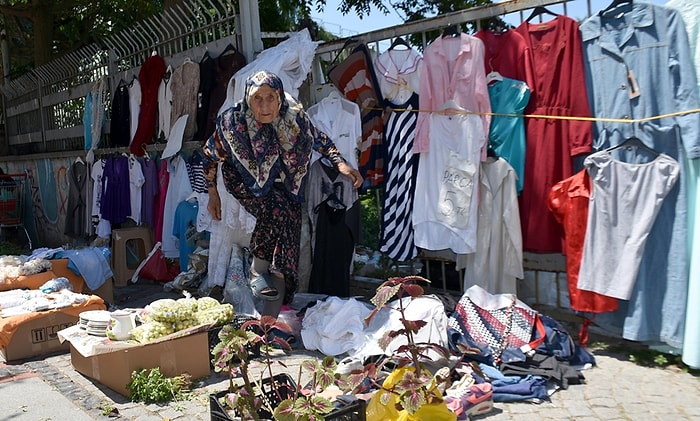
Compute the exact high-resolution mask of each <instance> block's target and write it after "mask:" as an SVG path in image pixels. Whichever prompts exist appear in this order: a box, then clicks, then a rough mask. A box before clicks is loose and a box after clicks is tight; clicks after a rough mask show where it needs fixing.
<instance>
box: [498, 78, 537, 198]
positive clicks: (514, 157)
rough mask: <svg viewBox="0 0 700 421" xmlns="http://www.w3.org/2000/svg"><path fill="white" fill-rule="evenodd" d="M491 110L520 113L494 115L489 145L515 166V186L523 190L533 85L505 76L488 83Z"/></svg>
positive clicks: (519, 190)
mask: <svg viewBox="0 0 700 421" xmlns="http://www.w3.org/2000/svg"><path fill="white" fill-rule="evenodd" d="M488 89H489V98H490V99H491V111H492V112H493V113H495V114H514V115H519V116H518V117H510V116H499V115H494V116H493V117H492V118H491V127H489V147H491V148H493V150H494V151H495V152H496V154H497V155H498V156H500V157H501V158H503V159H505V160H506V161H507V162H508V163H509V164H510V166H511V167H513V169H514V170H515V173H516V174H517V176H518V179H517V181H516V183H515V188H516V189H517V191H518V194H520V192H522V191H523V177H524V175H525V122H524V121H523V117H522V114H523V111H524V110H525V107H526V106H527V103H528V101H530V88H529V87H528V86H527V84H526V83H525V82H522V81H519V80H515V79H510V78H507V77H504V78H503V79H502V80H498V81H495V82H493V83H491V84H489V86H488Z"/></svg>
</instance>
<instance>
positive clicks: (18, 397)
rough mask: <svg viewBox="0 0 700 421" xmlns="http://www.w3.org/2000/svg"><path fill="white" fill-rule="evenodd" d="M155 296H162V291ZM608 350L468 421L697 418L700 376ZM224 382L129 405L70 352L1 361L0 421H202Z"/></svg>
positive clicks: (294, 358)
mask: <svg viewBox="0 0 700 421" xmlns="http://www.w3.org/2000/svg"><path fill="white" fill-rule="evenodd" d="M127 288H129V289H131V288H134V287H132V286H130V287H127ZM158 288H160V286H158ZM145 289H148V288H145V287H144V288H141V289H140V290H138V291H137V292H134V291H135V290H123V291H119V290H117V298H116V300H115V301H116V304H117V305H120V302H119V300H120V297H122V298H123V297H125V296H129V297H131V298H129V305H128V306H133V305H134V302H135V301H136V299H135V298H134V297H136V296H138V300H149V298H148V294H145V293H144V292H145V291H144V290H145ZM151 289H152V288H151ZM138 292H140V293H138ZM157 292H158V294H161V293H162V288H161V289H160V290H159V291H157ZM159 296H160V295H159ZM147 302H150V301H147ZM609 349H613V350H614V351H611V350H609ZM609 349H608V348H606V347H605V345H604V344H601V345H600V346H599V347H597V348H595V349H593V350H592V352H593V354H594V355H595V357H596V360H597V367H594V368H592V369H590V370H586V371H584V372H583V374H584V376H585V378H586V382H585V384H583V385H572V386H570V387H569V388H568V389H567V390H559V391H557V392H555V393H554V394H553V395H552V397H551V402H545V403H542V404H527V403H509V404H501V403H496V404H494V410H493V411H492V412H490V413H488V414H485V415H482V416H480V417H478V418H475V419H478V420H489V421H491V420H492V421H511V420H518V421H529V420H533V421H535V420H537V421H541V420H576V421H587V420H607V421H617V420H641V419H643V420H645V421H647V420H649V421H651V420H698V419H700V378H698V376H697V375H693V374H690V373H687V372H684V371H683V370H681V369H678V368H675V367H672V368H658V367H644V366H640V365H637V364H635V363H633V362H630V361H629V356H628V354H627V353H625V352H624V351H617V350H618V349H619V348H618V347H615V348H609ZM309 356H320V355H318V354H316V353H312V352H308V351H303V350H296V351H294V352H293V353H292V354H290V355H287V356H284V357H282V358H284V361H285V364H286V365H287V366H288V367H289V370H290V372H292V373H296V372H297V367H298V364H299V363H300V362H301V361H302V360H304V359H307V358H308V357H309ZM226 384H227V380H226V379H225V378H224V377H223V376H221V375H219V374H216V373H212V374H211V375H210V376H209V377H208V378H205V379H203V380H202V381H201V382H200V383H198V384H196V385H195V387H194V389H193V390H192V393H191V395H190V397H189V398H188V399H186V400H183V401H177V402H171V403H168V404H166V405H144V404H137V403H133V402H130V401H129V400H128V399H127V398H125V397H123V396H121V395H119V394H118V393H116V392H113V391H112V390H110V389H109V388H106V387H105V386H102V385H101V384H100V383H97V382H96V381H93V380H91V379H89V378H87V377H85V376H83V375H81V374H80V373H78V372H76V371H75V370H74V369H73V367H72V365H71V362H70V354H59V355H51V356H47V357H45V358H42V359H35V360H31V361H24V362H10V363H7V364H2V363H0V421H38V420H42V421H52V420H53V421H59V420H60V421H63V420H71V421H82V420H91V419H97V420H100V419H102V420H106V419H108V418H110V417H113V418H116V417H118V418H119V419H123V420H134V421H151V420H152V421H158V420H160V421H162V420H183V421H184V420H209V419H210V416H209V401H208V396H209V393H212V392H217V391H220V390H223V389H224V388H225V387H226Z"/></svg>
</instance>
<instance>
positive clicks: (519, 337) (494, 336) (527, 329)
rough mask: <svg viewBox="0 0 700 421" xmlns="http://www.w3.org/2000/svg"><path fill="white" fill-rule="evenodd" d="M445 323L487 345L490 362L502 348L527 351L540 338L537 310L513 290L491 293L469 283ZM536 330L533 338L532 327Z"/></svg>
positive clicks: (541, 333) (541, 327) (541, 334)
mask: <svg viewBox="0 0 700 421" xmlns="http://www.w3.org/2000/svg"><path fill="white" fill-rule="evenodd" d="M448 325H449V326H450V327H452V328H453V329H455V330H456V331H458V332H459V333H461V334H462V335H465V336H467V337H468V338H470V339H471V340H473V341H474V342H475V343H478V344H482V345H486V346H488V348H489V349H490V350H491V355H492V359H493V361H494V362H499V361H500V360H501V356H502V355H503V353H504V351H506V349H508V348H517V349H520V350H522V351H523V352H529V351H530V350H531V349H534V348H537V346H539V345H540V344H541V343H542V341H543V340H544V326H543V325H542V321H541V320H540V318H539V315H538V312H537V311H535V310H533V309H532V308H530V307H529V306H528V305H527V304H525V303H523V302H522V301H520V300H518V299H517V298H516V297H515V295H513V294H498V295H492V294H490V293H489V292H487V291H486V290H484V289H483V288H481V287H480V286H478V285H473V286H472V287H470V288H469V289H468V290H467V291H465V293H464V295H463V296H462V298H460V300H459V302H458V303H457V306H456V308H455V311H454V312H453V313H452V316H450V318H449V320H448ZM535 326H537V331H538V332H540V335H539V336H538V337H535V339H534V340H533V330H534V329H535Z"/></svg>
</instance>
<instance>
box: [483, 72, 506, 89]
mask: <svg viewBox="0 0 700 421" xmlns="http://www.w3.org/2000/svg"><path fill="white" fill-rule="evenodd" d="M501 80H503V76H502V75H501V74H500V73H498V72H497V71H495V70H492V71H491V72H490V73H489V74H487V75H486V84H487V85H490V84H491V82H499V81H501Z"/></svg>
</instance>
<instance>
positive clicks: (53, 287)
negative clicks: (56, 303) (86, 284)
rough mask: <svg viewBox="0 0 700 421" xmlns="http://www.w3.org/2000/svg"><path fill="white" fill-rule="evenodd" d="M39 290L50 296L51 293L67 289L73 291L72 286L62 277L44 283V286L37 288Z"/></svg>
mask: <svg viewBox="0 0 700 421" xmlns="http://www.w3.org/2000/svg"><path fill="white" fill-rule="evenodd" d="M39 289H40V290H41V292H43V293H44V294H50V293H52V292H58V291H61V290H64V289H67V290H68V291H73V285H71V283H70V281H69V280H68V278H64V277H63V276H61V277H59V278H54V279H51V280H50V281H46V282H45V283H44V285H42V286H40V287H39Z"/></svg>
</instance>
